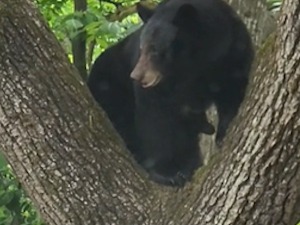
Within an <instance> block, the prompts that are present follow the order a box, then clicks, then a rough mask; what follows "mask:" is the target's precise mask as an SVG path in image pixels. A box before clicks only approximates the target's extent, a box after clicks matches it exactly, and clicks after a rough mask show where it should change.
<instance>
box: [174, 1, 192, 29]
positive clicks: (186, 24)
mask: <svg viewBox="0 0 300 225" xmlns="http://www.w3.org/2000/svg"><path fill="white" fill-rule="evenodd" d="M173 24H174V25H175V26H176V27H178V28H183V29H185V30H191V31H192V30H194V29H196V28H197V24H198V12H197V9H196V8H195V7H194V6H193V5H191V4H188V3H187V4H183V5H181V6H180V7H179V9H178V11H177V12H176V14H175V17H174V19H173Z"/></svg>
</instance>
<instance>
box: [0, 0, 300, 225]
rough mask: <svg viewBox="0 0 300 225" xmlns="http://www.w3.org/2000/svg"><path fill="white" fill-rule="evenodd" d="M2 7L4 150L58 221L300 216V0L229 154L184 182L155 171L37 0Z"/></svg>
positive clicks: (273, 46) (253, 90) (284, 14)
mask: <svg viewBox="0 0 300 225" xmlns="http://www.w3.org/2000/svg"><path fill="white" fill-rule="evenodd" d="M255 3H258V2H255ZM257 5H259V6H260V7H261V4H257ZM0 10H1V14H0V62H1V63H0V87H1V88H0V96H1V103H0V146H1V151H3V153H4V154H5V156H6V158H7V160H8V161H9V163H10V164H11V165H12V167H13V169H14V171H15V173H16V175H17V177H18V179H19V180H20V182H21V183H22V185H23V187H24V188H25V190H26V191H27V193H28V195H29V196H30V197H31V199H32V200H33V202H34V203H35V205H36V206H37V207H38V209H39V211H40V212H41V215H42V216H43V218H44V219H45V221H46V222H47V223H48V224H55V225H58V224H80V225H82V224H130V225H132V224H237V225H240V224H255V225H260V224H264V225H265V224H272V225H273V224H276V225H277V224H278V225H280V224H289V225H293V224H295V223H296V222H297V221H298V220H299V218H300V204H299V202H300V189H299V186H300V160H299V159H300V139H299V137H300V94H299V93H300V85H299V84H300V46H299V45H300V44H299V37H300V36H299V35H300V34H299V10H300V3H299V2H297V1H292V0H286V1H285V3H284V5H283V7H282V11H281V17H280V19H279V23H278V27H277V30H276V34H274V35H271V36H270V37H269V38H268V40H267V42H266V44H264V47H263V48H262V49H261V50H260V52H259V54H258V60H257V68H256V71H255V76H254V77H253V79H252V81H251V86H250V90H249V93H248V95H247V98H246V100H245V102H244V104H243V106H242V108H241V110H240V113H239V115H238V117H237V118H236V119H235V122H234V123H233V126H232V128H231V129H230V131H229V132H228V135H227V138H226V139H225V142H224V145H223V147H222V150H220V151H219V152H218V153H217V154H216V156H214V157H213V159H212V160H211V161H210V163H209V164H208V165H207V166H205V167H202V168H201V169H199V170H198V171H197V173H196V174H195V176H194V180H193V182H192V183H190V184H188V185H187V186H185V187H184V188H183V189H174V188H169V187H162V186H159V185H157V184H154V183H152V182H150V181H149V180H148V179H147V178H146V175H145V174H144V172H143V171H142V170H140V169H139V167H138V165H136V163H135V162H134V161H133V160H132V157H130V154H129V153H128V151H127V150H126V149H125V147H124V143H123V142H122V140H121V139H120V137H119V135H117V133H116V132H115V130H114V129H113V127H112V125H111V124H110V122H109V121H108V120H107V118H106V116H105V114H104V113H103V111H102V110H101V108H100V107H98V106H97V104H96V103H95V101H93V99H92V97H91V95H90V94H89V92H88V90H87V88H86V86H85V84H84V82H83V81H82V80H81V78H80V76H79V74H78V72H77V70H76V69H74V67H73V66H72V65H70V64H69V63H68V60H67V57H66V56H65V54H64V53H63V50H62V48H61V47H60V45H59V44H58V43H57V41H56V40H55V37H54V35H53V34H52V33H51V32H50V30H49V28H48V27H47V26H46V25H45V23H44V22H43V21H42V19H41V16H40V14H39V13H38V12H37V10H36V9H35V8H34V6H33V4H32V3H31V2H30V1H29V0H2V1H1V3H0ZM253 21H254V20H252V22H253ZM255 21H257V20H255ZM256 28H257V27H256ZM258 33H259V32H258ZM258 37H261V36H258ZM258 39H259V40H262V39H263V38H256V40H258ZM257 43H259V42H257Z"/></svg>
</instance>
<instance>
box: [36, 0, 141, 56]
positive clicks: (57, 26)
mask: <svg viewBox="0 0 300 225" xmlns="http://www.w3.org/2000/svg"><path fill="white" fill-rule="evenodd" d="M36 2H37V4H38V7H39V8H40V10H41V12H42V14H43V16H44V18H45V19H46V20H47V22H48V24H49V26H50V27H51V29H52V30H53V31H54V33H55V35H56V37H57V38H58V40H59V41H60V42H61V44H62V46H63V47H64V49H65V51H66V52H67V53H68V54H69V56H70V58H72V57H71V42H70V40H72V38H74V37H75V36H76V35H78V34H79V33H80V32H86V34H87V46H89V44H90V43H91V42H95V46H93V47H94V54H93V55H94V56H97V55H99V54H100V53H101V52H102V51H103V50H104V49H106V48H107V47H108V46H110V45H111V44H113V43H115V42H117V41H118V40H119V39H120V38H123V37H124V36H126V35H128V33H129V32H132V31H133V30H135V29H137V28H138V27H139V23H140V20H139V18H138V17H137V15H131V16H128V17H127V18H125V19H124V20H122V21H121V22H119V21H108V20H107V16H108V15H109V14H111V13H113V12H114V11H115V10H116V4H112V3H110V2H105V1H99V0H87V3H88V9H87V11H85V12H75V13H74V11H73V8H74V7H73V1H71V0H61V1H54V0H52V1H47V0H36ZM57 2H58V3H57ZM116 2H117V1H116ZM135 2H136V1H131V0H127V1H123V2H122V5H128V4H129V5H130V4H133V3H135ZM120 4H121V3H120Z"/></svg>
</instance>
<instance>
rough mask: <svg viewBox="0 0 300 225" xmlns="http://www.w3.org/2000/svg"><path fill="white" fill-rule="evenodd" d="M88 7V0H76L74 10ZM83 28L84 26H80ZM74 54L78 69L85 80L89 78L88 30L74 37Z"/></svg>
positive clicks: (78, 10)
mask: <svg viewBox="0 0 300 225" xmlns="http://www.w3.org/2000/svg"><path fill="white" fill-rule="evenodd" d="M86 9H87V1H86V0H74V11H75V12H85V11H86ZM80 29H83V28H80ZM72 54H73V59H74V65H75V66H76V68H77V69H78V71H79V73H80V75H81V77H82V79H83V80H86V78H87V70H86V32H85V31H80V33H78V34H77V35H76V36H75V37H73V39H72Z"/></svg>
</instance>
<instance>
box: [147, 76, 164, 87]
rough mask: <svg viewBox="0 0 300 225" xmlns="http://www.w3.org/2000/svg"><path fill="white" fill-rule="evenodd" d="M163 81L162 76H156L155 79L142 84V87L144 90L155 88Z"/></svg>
mask: <svg viewBox="0 0 300 225" xmlns="http://www.w3.org/2000/svg"><path fill="white" fill-rule="evenodd" d="M160 80H161V76H154V79H152V80H151V81H149V82H142V87H143V88H149V87H154V86H156V85H157V84H158V83H159V82H160Z"/></svg>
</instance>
